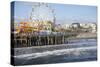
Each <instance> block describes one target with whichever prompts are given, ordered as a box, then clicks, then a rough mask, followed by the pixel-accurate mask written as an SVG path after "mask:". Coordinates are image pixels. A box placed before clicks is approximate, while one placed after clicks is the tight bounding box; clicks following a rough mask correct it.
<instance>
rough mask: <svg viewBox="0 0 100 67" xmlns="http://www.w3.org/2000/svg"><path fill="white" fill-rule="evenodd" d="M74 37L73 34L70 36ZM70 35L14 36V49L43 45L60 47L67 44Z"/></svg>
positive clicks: (30, 34)
mask: <svg viewBox="0 0 100 67" xmlns="http://www.w3.org/2000/svg"><path fill="white" fill-rule="evenodd" d="M69 35H70V36H72V35H73V34H72V35H71V34H69ZM69 35H61V34H59V35H57V34H56V35H54V34H49V35H36V34H32V33H28V34H25V33H20V34H14V37H13V40H12V43H13V45H14V47H31V46H43V45H59V44H64V43H67V42H66V40H65V39H66V38H67V37H68V36H69Z"/></svg>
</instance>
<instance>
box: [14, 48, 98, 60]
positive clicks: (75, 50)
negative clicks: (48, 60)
mask: <svg viewBox="0 0 100 67" xmlns="http://www.w3.org/2000/svg"><path fill="white" fill-rule="evenodd" d="M96 49H97V47H96V46H92V47H80V48H71V49H61V50H53V51H44V52H41V53H31V54H23V55H18V56H14V57H15V58H27V59H32V58H38V57H43V56H49V55H63V54H70V53H73V54H74V55H80V52H81V51H87V50H96Z"/></svg>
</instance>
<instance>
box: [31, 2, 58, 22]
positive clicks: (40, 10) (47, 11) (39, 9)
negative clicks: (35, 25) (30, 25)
mask: <svg viewBox="0 0 100 67" xmlns="http://www.w3.org/2000/svg"><path fill="white" fill-rule="evenodd" d="M30 21H31V22H41V21H42V22H44V21H51V22H52V23H53V24H55V21H56V16H55V12H54V9H53V8H51V6H49V5H48V4H46V3H37V4H35V5H33V7H32V11H31V13H30Z"/></svg>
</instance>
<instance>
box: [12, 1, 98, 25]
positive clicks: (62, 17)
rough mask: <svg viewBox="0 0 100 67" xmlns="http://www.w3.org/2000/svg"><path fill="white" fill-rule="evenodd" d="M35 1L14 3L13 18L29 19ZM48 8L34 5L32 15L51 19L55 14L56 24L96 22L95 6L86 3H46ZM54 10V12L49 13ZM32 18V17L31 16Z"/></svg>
mask: <svg viewBox="0 0 100 67" xmlns="http://www.w3.org/2000/svg"><path fill="white" fill-rule="evenodd" d="M36 4H38V3H36V2H21V1H20V2H19V1H16V2H15V4H14V18H15V19H16V20H15V21H17V22H19V19H20V21H21V19H29V18H30V15H31V12H32V7H34V6H33V5H36ZM48 5H49V7H50V8H47V7H45V6H41V7H34V13H35V14H34V16H35V17H36V18H40V19H41V18H42V19H49V20H53V15H54V14H55V16H56V22H55V23H57V24H63V23H64V24H70V23H74V22H79V23H90V22H95V23H96V22H97V7H96V6H88V5H71V4H54V3H48ZM51 10H54V14H52V13H51ZM38 16H39V17H38ZM33 19H34V18H33Z"/></svg>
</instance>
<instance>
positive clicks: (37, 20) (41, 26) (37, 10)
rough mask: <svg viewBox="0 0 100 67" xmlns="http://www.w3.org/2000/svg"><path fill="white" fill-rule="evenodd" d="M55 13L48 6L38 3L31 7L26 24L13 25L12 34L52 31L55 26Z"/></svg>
mask: <svg viewBox="0 0 100 67" xmlns="http://www.w3.org/2000/svg"><path fill="white" fill-rule="evenodd" d="M55 20H56V16H55V12H54V9H52V8H51V6H49V5H48V4H45V3H38V4H35V5H33V7H32V11H31V13H30V17H29V19H28V22H26V21H21V22H20V23H19V24H18V23H15V29H14V32H16V33H21V32H24V33H27V32H39V31H41V30H49V31H53V29H54V25H55Z"/></svg>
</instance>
